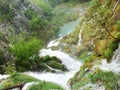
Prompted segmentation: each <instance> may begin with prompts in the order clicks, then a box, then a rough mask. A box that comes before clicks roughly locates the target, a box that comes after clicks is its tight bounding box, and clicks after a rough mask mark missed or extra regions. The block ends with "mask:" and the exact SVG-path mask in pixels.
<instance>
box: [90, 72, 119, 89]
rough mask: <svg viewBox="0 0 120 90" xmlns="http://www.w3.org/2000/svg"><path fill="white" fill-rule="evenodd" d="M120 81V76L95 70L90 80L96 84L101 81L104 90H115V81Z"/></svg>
mask: <svg viewBox="0 0 120 90" xmlns="http://www.w3.org/2000/svg"><path fill="white" fill-rule="evenodd" d="M119 79H120V76H119V75H117V74H114V73H112V72H106V71H101V70H97V71H96V72H95V73H93V74H91V76H90V80H91V82H92V83H96V82H97V81H102V82H103V84H104V86H105V88H106V90H108V88H110V89H109V90H116V89H117V87H116V85H117V81H118V80H119Z"/></svg>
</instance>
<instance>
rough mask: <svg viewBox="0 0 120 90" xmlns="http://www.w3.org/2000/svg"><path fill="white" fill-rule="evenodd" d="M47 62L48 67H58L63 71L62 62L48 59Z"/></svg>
mask: <svg viewBox="0 0 120 90" xmlns="http://www.w3.org/2000/svg"><path fill="white" fill-rule="evenodd" d="M47 64H48V65H49V66H50V67H52V68H55V69H60V70H62V71H65V67H64V65H62V64H60V63H58V62H56V61H49V62H48V63H47Z"/></svg>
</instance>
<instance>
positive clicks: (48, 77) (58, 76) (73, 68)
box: [27, 49, 81, 90]
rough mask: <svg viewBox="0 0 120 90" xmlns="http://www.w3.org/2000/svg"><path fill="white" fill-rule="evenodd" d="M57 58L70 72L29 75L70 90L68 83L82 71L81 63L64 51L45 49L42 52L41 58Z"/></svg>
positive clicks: (30, 73) (31, 73)
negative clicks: (47, 56)
mask: <svg viewBox="0 0 120 90" xmlns="http://www.w3.org/2000/svg"><path fill="white" fill-rule="evenodd" d="M46 55H49V56H56V57H57V58H59V59H60V60H61V61H62V63H63V64H64V65H65V66H66V68H67V69H68V70H69V71H68V72H61V73H50V72H41V73H40V72H27V74H28V75H30V76H32V77H35V78H38V79H40V80H43V81H44V80H45V81H49V82H53V83H57V84H58V85H60V86H62V87H63V88H65V90H70V87H69V85H67V81H68V80H69V79H70V78H72V77H73V76H74V74H75V73H76V72H77V71H78V70H79V69H80V66H81V62H78V61H77V60H76V59H73V58H71V57H70V56H69V55H67V54H65V53H63V52H62V51H52V50H51V49H43V50H41V51H40V56H41V57H43V56H46Z"/></svg>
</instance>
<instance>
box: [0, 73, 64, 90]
mask: <svg viewBox="0 0 120 90" xmlns="http://www.w3.org/2000/svg"><path fill="white" fill-rule="evenodd" d="M23 82H24V83H27V82H39V84H38V85H32V86H31V87H30V89H29V90H50V89H57V90H63V88H61V87H60V86H59V85H57V84H54V83H51V82H45V81H41V80H38V79H36V78H33V77H31V76H28V75H26V74H22V73H18V72H14V73H12V74H11V75H10V77H9V78H8V79H6V80H5V81H4V82H3V83H2V84H0V90H1V89H4V88H7V87H11V86H14V85H18V84H20V83H23Z"/></svg>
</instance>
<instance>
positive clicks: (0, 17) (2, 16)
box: [0, 1, 15, 22]
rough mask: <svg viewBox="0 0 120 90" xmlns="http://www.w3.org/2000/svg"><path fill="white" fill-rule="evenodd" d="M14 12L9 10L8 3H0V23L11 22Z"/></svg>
mask: <svg viewBox="0 0 120 90" xmlns="http://www.w3.org/2000/svg"><path fill="white" fill-rule="evenodd" d="M14 15H15V14H14V11H13V9H11V8H10V5H9V3H8V2H4V3H3V2H1V1H0V21H9V22H11V21H12V19H13V17H14Z"/></svg>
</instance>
